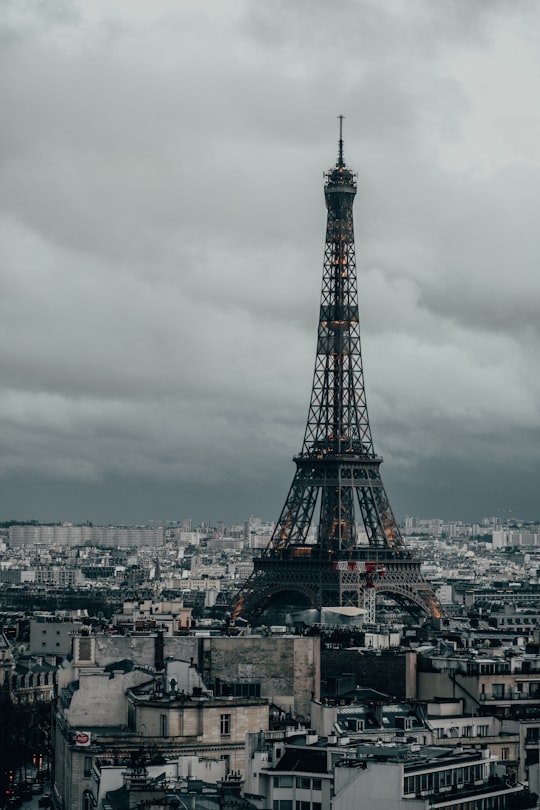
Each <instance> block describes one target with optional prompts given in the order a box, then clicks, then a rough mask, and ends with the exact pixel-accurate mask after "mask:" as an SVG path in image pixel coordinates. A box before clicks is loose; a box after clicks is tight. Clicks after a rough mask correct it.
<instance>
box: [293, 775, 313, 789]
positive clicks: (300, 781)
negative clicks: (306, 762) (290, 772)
mask: <svg viewBox="0 0 540 810" xmlns="http://www.w3.org/2000/svg"><path fill="white" fill-rule="evenodd" d="M296 787H297V788H303V789H304V790H309V789H310V787H311V779H310V778H309V776H297V777H296Z"/></svg>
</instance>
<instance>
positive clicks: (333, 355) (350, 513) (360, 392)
mask: <svg viewBox="0 0 540 810" xmlns="http://www.w3.org/2000/svg"><path fill="white" fill-rule="evenodd" d="M356 190H357V178H356V174H355V173H354V172H353V171H351V169H350V168H349V167H348V166H347V165H346V163H345V161H344V158H343V138H342V117H340V137H339V151H338V159H337V162H336V164H335V166H333V167H332V168H331V169H329V170H328V171H327V172H326V173H325V183H324V196H325V201H326V208H327V226H326V240H325V248H324V264H323V279H322V292H321V305H320V314H319V326H318V335H317V356H316V361H315V371H314V376H313V388H312V393H311V400H310V405H309V413H308V419H307V426H306V431H305V435H304V440H303V443H302V449H301V452H300V453H299V455H297V456H295V458H294V461H295V464H296V473H295V476H294V479H293V482H292V485H291V488H290V490H289V493H288V495H287V498H286V501H285V505H284V507H283V509H282V512H281V514H280V516H279V519H278V521H277V524H276V527H275V530H274V532H273V535H272V538H271V541H270V544H269V546H268V548H267V550H266V552H265V553H264V555H263V556H262V557H261V558H259V559H255V560H254V566H255V567H254V571H253V574H252V576H251V577H250V579H249V580H248V582H247V583H246V585H245V586H244V588H243V589H242V591H241V592H240V594H239V595H238V597H237V599H236V603H235V615H239V614H242V615H243V616H244V617H246V618H248V619H249V618H253V617H254V616H256V615H257V614H258V613H260V612H261V611H262V610H264V607H265V606H266V605H267V604H268V603H269V601H270V600H271V599H272V597H273V596H275V595H276V594H278V593H280V592H283V591H287V590H290V591H296V592H301V593H303V594H304V595H305V596H306V597H307V598H308V600H309V602H310V604H311V605H312V606H313V607H318V608H320V607H322V606H339V605H345V604H346V605H352V604H356V605H358V606H361V605H362V601H363V599H364V597H365V595H366V571H367V570H369V566H370V565H371V564H372V563H373V561H375V562H378V563H379V562H380V563H384V565H385V576H384V580H383V579H382V578H381V580H380V581H377V582H376V583H371V584H370V585H369V587H370V588H375V589H376V590H378V591H383V590H384V591H387V592H390V593H392V594H393V595H394V596H395V597H397V598H401V599H403V600H405V601H408V602H413V603H415V604H416V605H417V606H418V607H419V608H420V609H421V610H423V611H424V612H425V613H427V614H429V615H440V614H441V611H440V607H439V605H438V603H437V600H436V599H435V596H434V594H433V592H432V590H431V587H430V586H429V585H428V584H427V582H425V580H424V579H423V577H422V575H421V573H420V563H419V561H418V560H416V559H414V558H413V557H412V556H411V555H410V553H409V552H408V551H407V549H406V548H405V544H404V542H403V538H402V536H401V532H400V530H399V527H398V525H397V522H396V519H395V517H394V515H393V513H392V510H391V508H390V504H389V501H388V498H387V495H386V492H385V489H384V486H383V482H382V479H381V475H380V464H381V462H382V458H381V457H380V456H378V455H377V454H376V453H375V450H374V447H373V440H372V436H371V428H370V425H369V418H368V410H367V403H366V394H365V385H364V371H363V365H362V353H361V347H360V327H359V314H358V291H357V279H356V253H355V243H354V226H353V202H354V198H355V195H356ZM318 504H319V518H318V527H317V542H316V543H315V544H314V543H313V542H311V543H309V542H308V536H309V532H310V528H311V526H312V522H313V518H314V514H315V509H316V506H317V505H318ZM357 515H358V517H359V518H361V522H362V523H363V526H364V530H365V534H366V536H367V546H366V545H365V544H364V545H363V546H359V545H358V536H357V523H359V522H360V521H359V520H358V521H357ZM339 561H349V563H350V564H349V565H347V566H343V565H337V564H336V563H338V562H339Z"/></svg>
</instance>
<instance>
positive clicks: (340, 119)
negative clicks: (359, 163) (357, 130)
mask: <svg viewBox="0 0 540 810" xmlns="http://www.w3.org/2000/svg"><path fill="white" fill-rule="evenodd" d="M338 118H339V153H338V166H339V167H342V166H345V162H344V160H343V119H344V118H345V116H344V115H338Z"/></svg>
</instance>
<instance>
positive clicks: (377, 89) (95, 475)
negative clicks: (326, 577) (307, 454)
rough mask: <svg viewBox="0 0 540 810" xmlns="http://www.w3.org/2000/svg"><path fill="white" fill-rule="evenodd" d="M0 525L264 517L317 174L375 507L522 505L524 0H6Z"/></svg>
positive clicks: (536, 59) (302, 399)
mask: <svg viewBox="0 0 540 810" xmlns="http://www.w3.org/2000/svg"><path fill="white" fill-rule="evenodd" d="M0 26H1V30H2V49H1V56H0V59H1V61H2V70H0V104H1V108H2V110H3V115H2V119H3V121H2V130H1V133H0V267H1V272H0V285H1V286H0V330H1V338H0V340H1V345H2V351H1V352H0V493H1V495H0V520H8V519H10V518H15V517H17V518H21V519H23V518H37V519H39V520H41V521H47V520H72V521H84V520H87V519H90V520H92V521H94V522H96V523H97V522H144V521H148V520H152V519H154V520H157V519H172V518H182V517H188V516H189V517H193V518H194V519H195V520H200V519H210V520H214V519H215V520H218V519H222V520H225V521H233V520H238V519H242V518H243V517H245V516H246V515H247V514H249V513H256V514H260V515H262V516H263V517H264V518H266V519H276V518H277V516H278V514H279V510H280V508H281V505H282V503H283V500H284V498H285V495H286V492H287V489H288V487H289V484H290V481H291V479H292V476H293V471H294V465H293V463H292V460H291V459H292V456H293V455H294V454H295V453H297V452H298V451H299V450H300V447H301V443H302V436H303V431H304V427H305V420H306V415H307V407H308V402H309V394H310V388H311V378H312V373H313V362H314V355H315V338H316V328H317V317H318V305H319V295H320V280H321V268H322V258H323V257H322V249H323V242H324V226H325V208H324V199H323V181H322V172H323V170H325V169H326V168H328V167H329V166H330V165H332V164H333V163H334V162H335V160H336V155H337V138H338V125H337V120H336V116H337V115H338V114H344V115H345V121H344V139H345V158H346V160H347V162H348V164H349V165H350V166H351V167H352V168H353V169H354V170H356V171H357V172H358V194H357V199H356V203H355V235H356V251H357V266H358V289H359V301H360V317H361V325H360V328H361V334H362V346H363V360H364V368H365V380H366V388H367V395H368V406H369V414H370V421H371V425H372V428H373V435H374V442H375V447H376V449H377V450H378V451H379V452H380V453H381V454H382V455H383V456H384V459H385V462H384V465H383V466H382V476H383V479H384V481H385V484H386V487H387V490H388V494H389V496H390V498H391V501H392V505H393V508H394V511H395V512H396V513H397V515H398V516H399V517H401V516H403V515H405V514H416V515H425V516H435V515H437V516H440V517H442V518H451V517H457V518H462V519H471V520H472V519H475V520H477V519H479V518H481V517H482V516H484V515H497V514H500V515H503V516H504V517H507V516H508V514H509V513H510V512H511V513H512V514H515V515H516V516H519V517H522V518H525V519H535V518H537V517H540V514H539V510H538V497H537V489H538V480H539V474H540V382H539V380H540V377H539V375H538V373H537V371H538V357H539V354H540V335H539V328H538V301H539V300H540V274H539V273H538V256H539V255H540V234H539V231H538V225H537V214H536V211H537V201H538V197H539V194H540V173H539V171H538V167H539V163H540V146H539V144H540V137H539V135H540V113H539V112H538V109H537V106H538V105H537V103H536V101H537V98H538V86H539V76H540V55H539V51H538V47H537V45H538V42H537V31H538V30H540V28H539V26H540V8H539V7H538V6H536V5H534V4H530V3H527V2H520V0H517V2H511V3H510V2H508V3H498V2H491V3H483V4H474V5H473V4H469V3H463V2H453V3H437V4H435V3H432V2H430V0H419V1H418V2H415V1H414V0H411V1H409V2H395V1H394V0H393V2H367V1H366V0H361V1H360V2H339V3H337V4H328V3H326V2H322V0H314V1H313V2H311V3H310V4H309V6H308V5H307V4H304V3H287V2H285V0H283V1H282V2H273V3H266V2H265V3H263V2H258V3H257V2H248V0H233V1H232V2H230V3H227V4H226V10H225V6H224V4H223V3H221V2H217V0H213V2H211V1H209V0H202V1H201V2H198V3H196V4H191V3H186V2H178V1H177V0H174V1H173V0H168V1H167V0H154V1H153V2H152V3H148V2H143V1H142V0H129V1H128V0H106V2H105V0H93V2H91V3H89V2H82V1H81V0H54V2H49V3H47V4H40V3H25V4H21V3H19V2H16V0H8V1H7V2H4V3H3V4H2V7H1V8H0Z"/></svg>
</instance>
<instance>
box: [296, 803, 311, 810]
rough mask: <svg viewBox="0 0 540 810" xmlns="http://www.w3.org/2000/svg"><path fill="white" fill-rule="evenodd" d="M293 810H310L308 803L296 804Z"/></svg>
mask: <svg viewBox="0 0 540 810" xmlns="http://www.w3.org/2000/svg"><path fill="white" fill-rule="evenodd" d="M295 810H311V807H310V803H309V802H296V804H295Z"/></svg>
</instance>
